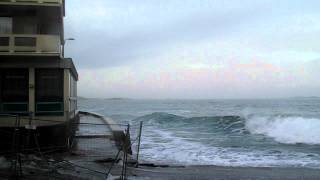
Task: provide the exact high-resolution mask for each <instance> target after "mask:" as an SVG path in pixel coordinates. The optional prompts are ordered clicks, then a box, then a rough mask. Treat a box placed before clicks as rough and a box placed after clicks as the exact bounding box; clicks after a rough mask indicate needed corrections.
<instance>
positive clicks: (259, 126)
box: [245, 115, 320, 145]
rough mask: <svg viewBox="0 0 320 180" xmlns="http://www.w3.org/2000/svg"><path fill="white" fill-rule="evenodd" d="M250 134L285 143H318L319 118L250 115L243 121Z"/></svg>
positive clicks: (319, 135) (319, 137)
mask: <svg viewBox="0 0 320 180" xmlns="http://www.w3.org/2000/svg"><path fill="white" fill-rule="evenodd" d="M245 127H246V129H247V130H248V131H249V132H250V133H252V134H262V135H265V136H268V137H271V138H273V139H274V140H276V141H277V142H280V143H285V144H298V143H302V144H312V145H316V144H320V133H319V129H320V119H317V118H305V117H298V116H294V117H290V116H258V115H254V116H250V117H248V118H246V121H245Z"/></svg>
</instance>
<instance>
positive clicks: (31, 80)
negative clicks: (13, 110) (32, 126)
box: [28, 68, 36, 118]
mask: <svg viewBox="0 0 320 180" xmlns="http://www.w3.org/2000/svg"><path fill="white" fill-rule="evenodd" d="M28 104H29V112H30V113H32V118H33V115H34V114H33V112H35V109H36V108H35V107H36V105H35V68H29V103H28Z"/></svg>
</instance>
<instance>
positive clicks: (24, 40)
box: [0, 34, 61, 56]
mask: <svg viewBox="0 0 320 180" xmlns="http://www.w3.org/2000/svg"><path fill="white" fill-rule="evenodd" d="M60 54H61V41H60V36H58V35H26V34H0V55H27V56H28V55H30V56H37V55H38V56H39V55H40V56H60Z"/></svg>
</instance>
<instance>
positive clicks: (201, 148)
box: [78, 97, 320, 168]
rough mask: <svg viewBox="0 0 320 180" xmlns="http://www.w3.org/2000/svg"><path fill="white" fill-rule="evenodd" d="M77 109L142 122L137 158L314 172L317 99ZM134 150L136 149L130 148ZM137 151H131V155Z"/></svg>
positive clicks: (318, 139)
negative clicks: (305, 169)
mask: <svg viewBox="0 0 320 180" xmlns="http://www.w3.org/2000/svg"><path fill="white" fill-rule="evenodd" d="M78 106H79V109H80V110H83V111H89V112H95V113H99V114H102V115H104V116H106V117H110V118H112V119H113V120H114V121H116V122H117V123H120V124H130V127H131V133H132V135H131V138H132V139H134V143H135V144H136V142H137V141H136V139H135V137H137V134H138V127H139V123H140V122H143V128H142V138H141V147H140V156H139V158H140V160H141V161H144V162H153V163H156V164H171V165H216V166H235V167H239V166H240V167H306V168H320V109H319V108H320V98H317V97H308V98H303V97H296V98H288V99H211V100H173V99H164V100H147V99H144V100H141V99H140V100H138V99H121V98H117V99H97V98H79V101H78ZM135 147H136V146H135ZM136 149H137V148H133V150H134V151H136Z"/></svg>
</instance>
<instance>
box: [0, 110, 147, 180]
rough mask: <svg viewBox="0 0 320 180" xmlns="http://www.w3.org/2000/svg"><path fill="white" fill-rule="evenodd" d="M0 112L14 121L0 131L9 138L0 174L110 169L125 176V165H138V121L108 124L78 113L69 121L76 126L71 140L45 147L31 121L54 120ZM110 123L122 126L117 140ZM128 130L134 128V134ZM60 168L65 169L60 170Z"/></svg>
mask: <svg viewBox="0 0 320 180" xmlns="http://www.w3.org/2000/svg"><path fill="white" fill-rule="evenodd" d="M0 116H6V117H7V118H8V119H10V120H11V121H12V122H13V124H14V126H13V127H14V128H12V129H11V130H1V131H0V136H6V137H8V138H9V137H11V138H12V140H11V141H9V142H10V143H9V144H7V145H8V147H9V146H10V148H9V150H7V151H2V152H0V153H1V154H2V155H3V156H5V158H6V159H7V161H8V162H10V163H9V164H10V167H5V168H2V169H1V167H0V176H1V177H10V178H12V177H14V178H15V179H19V178H21V177H23V178H30V179H33V178H40V177H43V178H45V177H51V178H52V177H55V178H56V179H72V178H73V177H76V176H79V172H81V173H80V174H81V175H80V176H81V177H87V178H89V179H105V178H108V177H109V176H110V173H111V172H112V173H113V172H115V173H116V174H118V175H119V176H120V179H126V178H127V167H128V165H130V166H136V167H137V166H138V159H139V149H140V140H141V132H142V123H140V124H139V125H138V126H137V125H135V126H130V125H129V124H119V123H114V124H110V123H105V122H104V121H101V119H99V118H97V117H95V116H90V115H89V116H88V115H81V117H80V121H79V122H72V124H71V126H72V127H74V128H76V133H75V136H74V138H73V139H72V142H65V144H61V146H48V147H45V146H40V144H39V141H38V138H39V137H38V136H37V130H36V128H35V126H33V124H36V123H37V122H40V121H46V122H52V123H54V122H56V121H52V120H49V119H48V120H44V119H34V118H27V119H26V118H23V117H20V116H18V115H0ZM26 120H28V121H29V122H30V123H29V124H27V125H26V126H21V122H22V121H26ZM112 125H113V126H118V127H120V128H121V129H123V136H121V140H120V141H119V139H117V140H116V139H115V136H114V132H113V131H112V129H111V128H110V126H112ZM131 131H132V132H134V133H133V134H134V136H132V134H131V133H130V132H131ZM31 142H32V143H31ZM30 144H32V147H30ZM132 148H134V149H132ZM61 149H67V151H61ZM61 171H63V172H66V173H62V174H61ZM31 172H33V173H31ZM93 177H95V178H93Z"/></svg>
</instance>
